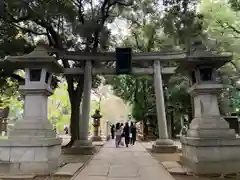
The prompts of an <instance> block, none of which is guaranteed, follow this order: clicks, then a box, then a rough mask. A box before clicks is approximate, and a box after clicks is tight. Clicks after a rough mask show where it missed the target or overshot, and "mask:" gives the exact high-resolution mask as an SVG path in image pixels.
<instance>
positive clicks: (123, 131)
mask: <svg viewBox="0 0 240 180" xmlns="http://www.w3.org/2000/svg"><path fill="white" fill-rule="evenodd" d="M111 135H112V139H114V138H115V144H116V147H119V146H120V145H121V144H122V145H124V143H123V142H122V138H123V137H124V139H125V145H126V147H128V145H129V144H132V145H134V144H135V141H136V136H137V128H136V124H135V123H133V122H131V124H130V126H129V123H128V122H126V123H125V125H124V124H123V123H119V122H118V123H117V124H116V125H114V124H113V125H112V126H111Z"/></svg>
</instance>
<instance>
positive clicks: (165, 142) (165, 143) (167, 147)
mask: <svg viewBox="0 0 240 180" xmlns="http://www.w3.org/2000/svg"><path fill="white" fill-rule="evenodd" d="M177 151H178V148H177V146H176V145H175V144H174V141H173V140H171V139H157V140H156V142H155V143H154V144H153V145H152V152H154V153H176V152H177Z"/></svg>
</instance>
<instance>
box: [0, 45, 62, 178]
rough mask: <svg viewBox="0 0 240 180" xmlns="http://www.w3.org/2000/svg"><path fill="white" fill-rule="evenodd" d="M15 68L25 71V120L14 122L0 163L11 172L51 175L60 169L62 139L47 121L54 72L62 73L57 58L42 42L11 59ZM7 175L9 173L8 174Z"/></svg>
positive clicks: (1, 154)
mask: <svg viewBox="0 0 240 180" xmlns="http://www.w3.org/2000/svg"><path fill="white" fill-rule="evenodd" d="M7 61H8V63H9V64H10V65H11V67H12V68H14V69H25V84H24V85H22V86H20V87H19V91H20V92H22V93H23V94H24V99H25V100H24V115H23V119H22V120H19V121H17V122H16V123H15V125H14V128H13V129H12V131H11V133H10V135H9V139H8V140H6V141H4V142H3V141H1V143H0V148H1V149H2V150H3V151H4V152H5V153H3V151H2V153H0V161H4V162H7V163H6V165H7V164H9V165H8V167H9V172H11V173H17V174H18V173H20V174H49V173H51V172H53V171H54V170H56V169H57V167H58V166H59V157H60V155H61V139H59V138H56V133H55V132H54V131H53V127H52V125H51V123H50V122H49V120H48V112H47V109H48V106H47V103H48V96H49V95H51V94H52V93H53V90H52V88H51V81H52V73H53V72H61V66H59V65H58V64H57V62H56V60H55V58H54V57H51V56H49V55H48V54H47V51H46V50H45V45H44V44H43V43H42V42H39V43H38V45H37V47H36V48H35V50H34V51H33V52H31V53H30V54H28V55H23V56H16V57H8V58H7ZM5 173H6V172H5Z"/></svg>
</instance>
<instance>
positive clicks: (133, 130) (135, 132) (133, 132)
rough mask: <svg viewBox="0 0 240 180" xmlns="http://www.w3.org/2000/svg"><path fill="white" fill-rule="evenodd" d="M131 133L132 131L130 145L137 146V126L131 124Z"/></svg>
mask: <svg viewBox="0 0 240 180" xmlns="http://www.w3.org/2000/svg"><path fill="white" fill-rule="evenodd" d="M130 131H131V134H130V137H131V139H130V143H131V144H132V145H134V144H135V141H136V138H137V127H136V124H135V123H133V122H131V126H130Z"/></svg>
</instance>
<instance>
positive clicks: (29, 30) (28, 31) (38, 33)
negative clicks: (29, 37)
mask: <svg viewBox="0 0 240 180" xmlns="http://www.w3.org/2000/svg"><path fill="white" fill-rule="evenodd" d="M12 25H13V26H15V27H17V28H19V29H21V30H22V31H23V32H26V33H32V34H35V35H47V33H40V32H36V31H34V30H32V29H28V28H25V27H21V26H19V25H17V24H15V23H12Z"/></svg>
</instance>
